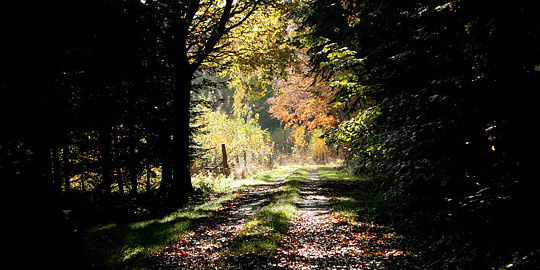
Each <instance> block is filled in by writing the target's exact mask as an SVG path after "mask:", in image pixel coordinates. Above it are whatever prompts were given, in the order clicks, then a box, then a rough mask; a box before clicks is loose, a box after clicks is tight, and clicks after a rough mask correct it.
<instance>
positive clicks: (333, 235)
mask: <svg viewBox="0 0 540 270" xmlns="http://www.w3.org/2000/svg"><path fill="white" fill-rule="evenodd" d="M287 175H288V174H287ZM287 175H284V176H282V177H281V178H280V179H281V180H283V179H284V178H285V177H286V176H287ZM280 183H281V182H280V181H273V182H272V184H270V185H262V186H255V187H250V188H247V189H245V190H243V191H241V192H239V196H238V197H237V198H236V199H235V200H231V201H229V202H228V203H227V204H226V205H225V206H223V207H222V208H220V209H219V210H218V211H216V213H215V214H214V215H213V216H212V217H210V218H209V219H208V222H206V223H205V224H204V225H202V226H199V227H198V228H196V229H195V230H194V231H192V232H188V233H186V234H184V235H182V236H180V237H179V238H178V241H177V242H176V243H175V244H173V245H169V246H166V247H165V248H164V249H162V250H159V251H158V252H157V253H156V257H157V258H158V263H157V264H155V265H153V266H152V267H150V268H151V269H224V268H226V269H412V268H416V267H415V266H414V259H411V258H413V257H415V254H413V253H412V252H411V251H409V250H408V249H406V245H404V244H403V241H402V239H401V238H400V237H398V236H397V235H396V234H395V233H394V232H393V231H391V229H389V228H387V227H385V226H381V225H377V224H374V223H367V222H356V221H352V219H350V218H348V217H346V216H338V215H335V214H333V213H331V212H330V211H329V209H330V205H331V203H332V200H331V193H332V190H333V185H335V184H332V185H330V184H327V183H325V181H322V180H320V179H319V178H318V177H317V176H316V169H312V172H311V174H310V177H309V179H308V181H305V182H304V183H303V184H302V187H301V190H302V195H301V196H302V199H301V201H300V202H299V203H298V211H297V213H296V215H295V216H294V217H293V218H292V220H291V221H290V224H289V228H288V232H287V234H286V235H285V236H284V237H283V239H282V242H281V244H280V246H279V247H278V250H277V253H276V254H275V255H273V256H272V257H269V256H267V255H259V254H244V255H242V256H237V257H234V258H230V257H227V255H225V254H224V253H226V252H225V251H226V250H227V247H229V246H230V245H231V244H232V243H233V242H234V240H235V238H236V237H237V236H238V234H239V233H240V232H241V231H242V229H243V228H244V227H245V226H246V223H247V221H248V220H249V217H250V216H251V215H253V214H254V213H255V212H256V211H257V210H258V209H260V208H262V207H264V206H265V205H267V204H268V203H269V202H268V200H269V198H270V197H271V195H272V194H273V193H275V192H276V190H277V188H278V187H279V184H280Z"/></svg>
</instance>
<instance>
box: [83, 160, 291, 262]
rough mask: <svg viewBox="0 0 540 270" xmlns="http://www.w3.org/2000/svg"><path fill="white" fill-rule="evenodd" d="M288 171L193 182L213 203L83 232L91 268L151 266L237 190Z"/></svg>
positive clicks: (105, 225)
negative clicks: (159, 253)
mask: <svg viewBox="0 0 540 270" xmlns="http://www.w3.org/2000/svg"><path fill="white" fill-rule="evenodd" d="M288 169H289V168H286V167H285V168H280V169H276V170H273V171H268V172H263V173H261V174H259V175H256V176H254V177H252V178H249V179H241V180H234V179H233V178H217V179H211V178H204V177H199V178H196V179H195V181H194V186H195V189H196V190H197V191H198V192H199V193H201V192H204V193H215V194H220V195H219V196H213V197H214V198H213V199H207V200H204V201H201V202H198V203H192V204H190V205H186V206H184V207H182V208H181V209H179V210H177V211H175V212H173V213H171V214H168V215H165V216H161V217H159V218H151V219H146V220H140V221H136V222H122V223H109V224H99V225H95V226H92V227H91V228H89V229H87V230H86V231H85V232H84V240H85V247H86V252H87V254H88V256H89V259H90V263H91V264H92V265H91V266H92V268H105V269H138V268H143V267H144V266H147V265H149V264H151V261H152V259H153V254H154V253H155V252H156V251H157V250H158V249H162V248H163V247H165V246H166V245H169V244H172V243H174V242H175V241H176V240H177V239H178V236H180V235H182V234H183V233H184V232H186V231H188V230H190V229H191V228H193V227H195V226H197V225H198V224H200V223H201V222H202V221H204V220H205V218H207V217H209V216H210V215H211V214H212V213H213V211H214V210H216V209H218V208H219V207H221V206H222V205H223V203H224V202H226V201H228V200H232V199H234V197H235V196H236V194H235V193H234V192H233V191H235V190H238V189H241V188H244V187H246V186H250V185H256V184H260V183H263V182H265V181H270V180H272V179H275V178H276V177H279V176H281V175H282V174H283V173H284V172H285V171H286V170H288Z"/></svg>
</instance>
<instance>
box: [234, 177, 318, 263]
mask: <svg viewBox="0 0 540 270" xmlns="http://www.w3.org/2000/svg"><path fill="white" fill-rule="evenodd" d="M308 175H309V172H308V170H307V168H300V169H297V170H296V171H294V172H293V173H292V174H291V175H289V176H288V177H287V178H286V179H285V180H284V183H283V186H281V187H280V188H279V189H278V191H277V192H276V193H275V194H274V195H273V196H272V197H271V199H270V200H271V201H270V204H269V205H267V206H266V207H264V208H263V209H261V210H259V211H258V212H257V213H255V215H253V217H252V218H251V220H250V221H249V222H248V223H247V224H246V225H245V227H244V228H243V229H242V231H241V232H240V233H239V235H238V237H237V239H236V241H235V242H234V243H233V244H232V245H231V247H230V248H229V250H228V255H229V256H242V255H249V254H256V255H262V256H272V255H274V254H275V253H276V251H277V247H278V245H279V243H280V242H281V240H282V238H283V236H284V234H285V233H286V232H287V229H288V226H289V220H290V219H291V218H292V217H293V216H294V214H295V212H296V205H295V203H296V202H297V201H298V200H299V199H300V185H301V183H302V182H303V181H305V180H306V178H307V176H308Z"/></svg>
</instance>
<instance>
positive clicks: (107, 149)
mask: <svg viewBox="0 0 540 270" xmlns="http://www.w3.org/2000/svg"><path fill="white" fill-rule="evenodd" d="M99 143H100V144H101V147H100V152H101V176H102V180H103V183H102V184H103V193H104V194H105V199H108V198H110V196H111V162H112V157H111V149H112V143H111V130H110V127H108V126H105V127H103V128H102V130H101V132H100V134H99Z"/></svg>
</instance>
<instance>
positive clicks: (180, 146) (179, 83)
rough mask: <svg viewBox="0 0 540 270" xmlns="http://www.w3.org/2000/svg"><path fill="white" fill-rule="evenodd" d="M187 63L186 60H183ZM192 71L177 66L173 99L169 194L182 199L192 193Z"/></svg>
mask: <svg viewBox="0 0 540 270" xmlns="http://www.w3.org/2000/svg"><path fill="white" fill-rule="evenodd" d="M185 63H187V61H186V62H185ZM192 75H193V72H192V71H191V70H190V68H189V66H188V68H185V69H183V68H182V67H181V66H177V68H176V74H175V83H176V84H175V92H174V101H173V112H174V114H173V134H174V136H173V155H172V156H173V182H172V186H171V195H173V196H174V197H175V198H173V199H178V200H183V199H185V198H187V197H189V196H190V195H191V194H192V193H193V186H192V185H191V171H190V158H189V142H190V140H189V137H190V130H189V122H190V112H189V107H190V100H191V78H192Z"/></svg>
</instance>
